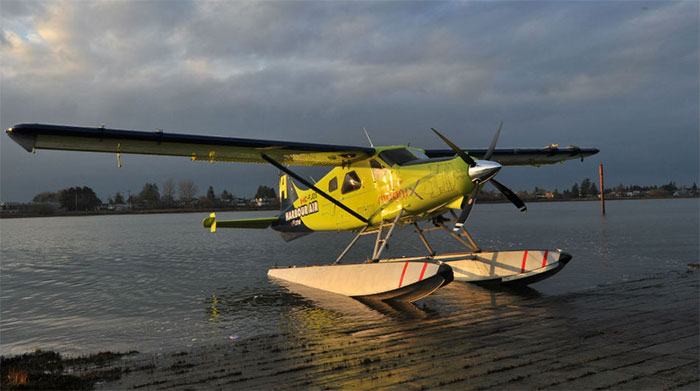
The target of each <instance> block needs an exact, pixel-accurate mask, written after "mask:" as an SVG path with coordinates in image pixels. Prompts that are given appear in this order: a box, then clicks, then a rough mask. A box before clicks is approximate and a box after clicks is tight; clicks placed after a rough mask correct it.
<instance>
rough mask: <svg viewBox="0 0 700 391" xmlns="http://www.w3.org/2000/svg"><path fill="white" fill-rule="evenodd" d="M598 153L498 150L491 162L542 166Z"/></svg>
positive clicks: (431, 153)
mask: <svg viewBox="0 0 700 391" xmlns="http://www.w3.org/2000/svg"><path fill="white" fill-rule="evenodd" d="M465 152H467V153H469V156H471V157H473V158H475V159H482V158H483V157H484V155H485V154H486V149H469V150H467V151H465ZM598 152H599V151H598V149H596V148H579V147H576V146H569V147H565V148H559V147H558V146H555V145H552V146H548V147H545V148H512V149H496V150H495V151H494V152H493V155H491V157H490V158H489V160H493V161H496V162H498V163H500V164H501V165H503V166H541V165H545V164H554V163H560V162H563V161H565V160H572V159H579V158H580V159H583V158H585V157H588V156H591V155H595V154H596V153H598ZM425 154H426V155H427V156H428V157H430V158H438V157H447V156H454V154H455V153H454V151H452V150H451V149H427V150H426V151H425Z"/></svg>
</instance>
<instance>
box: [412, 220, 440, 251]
mask: <svg viewBox="0 0 700 391" xmlns="http://www.w3.org/2000/svg"><path fill="white" fill-rule="evenodd" d="M413 225H414V226H415V227H416V232H417V233H418V237H420V240H421V242H423V245H424V246H425V248H427V249H428V253H429V254H430V256H431V257H432V256H433V255H435V250H433V247H432V246H431V245H430V243H428V239H426V238H425V235H423V230H422V229H421V228H420V227H419V226H418V223H416V222H413Z"/></svg>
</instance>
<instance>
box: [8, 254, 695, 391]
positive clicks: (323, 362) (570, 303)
mask: <svg viewBox="0 0 700 391" xmlns="http://www.w3.org/2000/svg"><path fill="white" fill-rule="evenodd" d="M467 288H468V289H467ZM699 289H700V272H698V269H697V264H696V263H694V264H689V265H688V269H687V270H686V271H675V272H668V273H665V274H663V275H655V276H650V277H646V278H641V279H637V280H632V281H624V282H621V283H617V284H608V285H602V286H597V287H594V288H590V289H585V290H581V291H578V292H572V293H568V294H564V295H559V296H557V295H555V296H542V295H540V294H539V293H538V292H537V291H534V290H533V289H527V290H524V291H504V290H485V289H483V288H474V287H472V286H467V285H466V284H456V283H453V284H450V285H448V286H447V287H445V288H444V289H443V290H441V292H440V293H438V294H437V295H434V296H431V297H430V298H429V299H425V300H424V301H421V302H420V304H419V306H413V307H414V309H413V310H411V311H409V312H406V311H405V310H402V309H393V310H392V311H393V313H394V315H392V316H388V317H387V320H386V322H383V323H381V324H379V325H376V324H375V325H373V326H369V325H367V324H363V323H362V322H350V323H339V324H330V325H325V326H323V327H319V326H318V324H317V322H318V321H319V320H320V319H315V320H314V319H300V321H301V322H302V323H301V324H300V328H299V329H294V330H290V331H289V332H282V333H277V334H272V335H263V336H257V337H252V338H248V339H242V340H235V341H234V340H231V341H227V342H222V343H219V344H215V345H211V346H200V347H195V348H192V349H190V350H179V351H176V350H173V351H171V352H169V353H138V354H136V353H133V352H130V354H121V353H100V354H97V355H93V356H88V357H87V359H80V358H65V359H64V360H63V362H65V365H62V368H63V369H65V370H68V371H70V375H71V376H77V377H84V378H85V379H86V380H85V381H87V382H92V383H90V385H91V386H96V387H97V388H98V389H128V388H144V387H146V388H153V387H156V386H157V387H159V388H168V389H171V388H175V389H192V388H201V387H204V388H220V387H223V388H231V387H235V388H253V389H270V388H290V389H296V388H351V389H374V388H381V387H389V388H410V389H424V388H436V387H448V388H465V387H467V388H477V389H485V388H520V389H524V388H527V389H532V388H550V389H551V388H557V389H562V388H563V389H577V388H601V389H619V388H621V387H624V388H635V389H640V388H642V389H644V388H681V389H697V387H698V384H699V381H700V379H699V378H700V375H699V372H698V367H699V365H700V358H699V338H698V336H699V334H700V330H699V329H698V316H699V314H698V312H697V307H698V302H699V301H700V298H699V297H698V295H697V293H698V290H699ZM441 296H443V297H442V298H441ZM449 298H453V299H458V301H457V303H462V305H460V306H459V308H444V307H450V306H451V305H444V303H443V304H442V305H437V304H440V303H441V300H445V299H449ZM436 305H437V307H439V308H440V310H439V311H438V312H439V313H434V309H433V310H432V311H431V308H434V307H436ZM397 313H398V315H397ZM290 316H292V315H291V314H290ZM100 355H101V356H100ZM90 357H93V359H90ZM100 357H101V358H109V359H108V360H107V359H105V360H103V361H102V362H98V361H99V358H100ZM71 360H73V361H71ZM9 369H12V368H9ZM3 370H8V368H7V366H4V369H3ZM28 379H31V373H30V374H29V377H28ZM95 379H97V380H95ZM6 380H7V379H5V378H4V377H3V382H5V381H6ZM93 380H95V381H93ZM5 385H6V384H3V386H5ZM3 389H4V387H3ZM8 389H11V388H8Z"/></svg>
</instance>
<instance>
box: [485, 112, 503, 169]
mask: <svg viewBox="0 0 700 391" xmlns="http://www.w3.org/2000/svg"><path fill="white" fill-rule="evenodd" d="M502 127H503V121H501V123H500V124H499V125H498V129H497V130H496V134H494V135H493V140H491V145H489V149H488V150H487V151H486V154H485V155H484V160H489V159H490V158H491V156H492V155H493V151H495V150H496V144H497V143H498V137H500V136H501V128H502Z"/></svg>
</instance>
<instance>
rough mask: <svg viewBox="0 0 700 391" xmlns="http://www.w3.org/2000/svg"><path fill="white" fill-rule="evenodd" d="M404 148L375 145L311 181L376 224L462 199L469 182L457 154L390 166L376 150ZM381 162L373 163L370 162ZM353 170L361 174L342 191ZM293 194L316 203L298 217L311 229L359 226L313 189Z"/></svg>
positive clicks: (428, 213) (409, 218)
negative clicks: (356, 183)
mask: <svg viewBox="0 0 700 391" xmlns="http://www.w3.org/2000/svg"><path fill="white" fill-rule="evenodd" d="M398 148H407V149H409V150H413V151H420V152H422V150H420V149H417V148H409V147H403V146H401V147H378V148H377V154H375V155H374V156H372V157H371V158H368V159H365V160H361V161H358V162H355V163H352V164H350V165H348V166H343V167H335V168H333V169H332V170H331V171H330V172H328V174H326V175H325V176H324V177H323V178H321V180H319V181H318V182H316V183H315V186H316V187H318V188H319V189H321V190H323V191H324V192H326V193H328V194H329V195H330V196H332V197H333V198H335V199H337V200H338V201H340V202H342V203H343V204H344V205H346V206H348V207H349V208H350V209H352V210H354V211H355V212H357V213H359V214H360V215H362V216H363V217H365V218H366V219H368V220H369V221H370V224H371V225H373V226H374V225H379V224H380V222H381V221H382V220H384V221H393V219H395V218H396V216H397V214H398V213H399V212H400V211H401V210H403V215H402V218H401V222H403V223H410V222H413V221H416V220H421V219H426V218H429V217H432V216H435V215H437V214H440V213H442V212H444V211H446V210H447V209H448V208H449V207H455V205H457V204H459V203H461V199H462V197H463V196H464V194H466V193H468V192H470V191H471V190H472V188H473V186H474V184H473V183H472V182H471V180H470V179H469V175H468V167H467V165H466V164H465V163H464V161H462V160H461V159H460V158H454V159H448V160H442V161H432V162H426V163H422V164H409V165H397V164H396V165H393V166H389V165H388V164H387V163H386V162H385V161H383V160H382V159H381V158H380V157H379V156H378V154H379V153H381V152H382V151H385V150H388V149H398ZM372 160H374V161H375V162H376V163H379V164H380V165H381V168H378V166H377V165H376V163H374V167H373V166H372V164H371V161H372ZM352 171H354V172H355V173H356V174H357V176H358V177H359V179H360V182H361V187H360V188H358V189H356V190H353V191H347V192H345V193H344V192H343V182H344V180H345V178H346V175H348V174H349V173H350V172H352ZM334 179H335V181H337V188H335V189H333V190H331V189H332V188H331V189H329V184H330V182H331V181H333V180H334ZM295 190H296V192H297V195H298V198H297V199H296V200H295V201H294V203H293V205H294V207H295V208H299V207H301V206H303V205H308V204H310V203H312V202H318V212H316V213H311V214H308V215H306V216H303V217H301V220H302V221H303V223H304V225H306V226H307V227H308V228H310V229H312V230H314V231H345V230H354V229H358V228H362V227H364V226H365V223H363V222H362V221H360V220H358V219H357V218H355V217H353V216H352V215H350V214H349V213H347V212H346V211H344V210H342V209H341V208H339V207H337V206H335V205H334V204H333V203H331V202H330V201H328V200H326V199H325V198H323V197H321V196H319V195H318V194H316V192H315V191H313V190H311V189H309V190H300V189H299V188H298V187H296V186H295Z"/></svg>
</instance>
